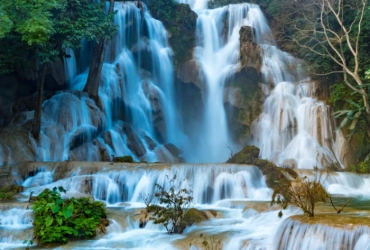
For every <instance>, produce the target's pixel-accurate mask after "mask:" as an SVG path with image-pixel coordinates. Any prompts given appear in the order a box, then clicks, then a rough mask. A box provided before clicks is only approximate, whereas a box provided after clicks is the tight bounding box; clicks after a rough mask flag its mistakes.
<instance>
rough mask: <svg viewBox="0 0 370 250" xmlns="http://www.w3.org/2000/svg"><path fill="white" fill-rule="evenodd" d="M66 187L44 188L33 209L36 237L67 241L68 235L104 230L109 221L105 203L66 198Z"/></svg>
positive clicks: (75, 236)
mask: <svg viewBox="0 0 370 250" xmlns="http://www.w3.org/2000/svg"><path fill="white" fill-rule="evenodd" d="M61 192H66V191H65V190H64V189H63V187H58V188H56V187H54V188H53V189H52V190H49V189H45V190H44V191H43V192H42V193H40V194H39V195H38V197H37V199H36V202H35V204H34V205H33V206H32V209H33V211H34V214H35V221H34V226H35V230H34V232H35V237H36V239H37V240H38V241H39V242H40V243H43V244H44V243H62V244H64V243H67V241H68V240H69V239H86V238H91V237H94V236H95V235H96V231H97V229H100V231H101V232H103V233H104V232H105V227H106V226H107V225H109V221H108V220H107V219H106V218H107V216H106V212H105V204H104V203H102V202H97V201H91V199H90V198H79V199H76V198H71V199H63V198H62V197H61Z"/></svg>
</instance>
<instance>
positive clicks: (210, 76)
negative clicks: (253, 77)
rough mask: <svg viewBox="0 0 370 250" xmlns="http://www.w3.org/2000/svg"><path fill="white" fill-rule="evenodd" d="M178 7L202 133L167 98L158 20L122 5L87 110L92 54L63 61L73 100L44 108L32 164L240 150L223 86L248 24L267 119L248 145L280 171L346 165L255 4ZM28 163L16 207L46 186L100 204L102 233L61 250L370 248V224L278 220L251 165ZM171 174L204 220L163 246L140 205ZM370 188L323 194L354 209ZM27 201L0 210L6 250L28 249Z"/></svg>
mask: <svg viewBox="0 0 370 250" xmlns="http://www.w3.org/2000/svg"><path fill="white" fill-rule="evenodd" d="M179 2H182V3H188V4H189V5H190V6H191V8H192V9H193V10H194V11H196V13H197V14H198V21H197V32H196V34H197V37H196V48H195V50H194V59H195V60H196V61H197V63H198V64H199V66H200V69H201V76H202V77H201V81H202V84H203V90H202V91H203V102H204V107H202V108H203V109H204V110H203V111H204V112H203V113H204V117H203V118H201V119H202V120H201V121H200V122H199V124H201V125H200V126H199V127H197V128H195V129H194V131H192V132H191V133H192V134H191V135H184V134H183V132H182V129H181V125H180V124H182V121H181V118H180V117H181V113H178V111H177V103H176V100H175V99H174V88H173V85H174V82H173V78H174V69H173V64H172V59H171V56H172V51H171V49H170V48H169V46H168V44H167V36H168V34H167V32H166V30H165V29H164V27H163V25H162V23H161V22H159V21H158V20H155V19H153V18H152V17H151V16H150V14H149V11H148V10H147V9H146V7H145V6H144V5H143V8H142V9H139V8H137V5H136V3H135V2H128V1H127V2H124V3H122V2H119V3H118V2H117V3H115V9H116V10H117V14H116V15H115V23H117V24H119V31H118V34H117V35H116V37H115V38H114V39H113V41H112V42H111V43H110V44H109V48H108V53H107V55H106V58H105V63H104V66H103V72H102V79H101V85H100V88H99V97H100V101H99V102H94V101H93V100H92V99H90V98H89V97H88V96H87V95H86V94H85V93H83V92H81V90H83V88H84V84H85V82H86V78H87V67H88V61H89V56H87V55H88V54H89V53H90V52H91V44H89V43H88V42H86V41H82V43H83V48H82V49H81V50H79V51H71V50H66V53H68V54H70V55H71V58H69V59H66V61H65V70H66V79H67V82H68V86H69V90H68V91H64V92H59V93H57V94H56V95H54V96H53V97H52V98H50V99H49V100H47V101H45V102H44V103H43V114H44V115H43V122H42V131H41V135H40V136H41V137H40V142H39V143H36V142H35V141H33V140H31V145H28V147H31V148H32V150H33V151H34V153H35V154H36V156H37V159H38V160H42V161H65V160H80V161H102V160H103V161H105V160H112V159H113V157H116V156H122V155H131V156H133V158H134V160H136V161H140V160H143V161H148V162H156V161H161V162H172V163H176V162H178V161H180V160H181V159H179V158H178V157H177V156H178V153H174V151H176V150H171V148H172V149H173V148H174V147H173V145H171V144H174V145H176V146H177V147H178V148H180V149H182V150H183V155H181V156H183V157H185V158H186V160H187V161H191V162H223V161H225V160H226V159H227V158H228V157H229V150H228V149H227V147H230V148H232V149H238V147H240V145H238V143H236V142H234V141H232V140H231V139H230V128H229V127H228V123H227V119H226V117H227V111H226V110H225V108H224V97H225V86H224V85H225V82H226V80H227V79H228V78H230V77H232V76H233V75H234V74H235V73H236V72H237V71H238V70H239V69H240V67H241V63H240V62H239V61H240V60H239V58H240V53H239V47H240V40H239V39H240V37H239V35H240V30H241V28H242V27H244V26H250V27H252V28H251V30H252V33H253V41H254V42H255V43H256V45H257V46H258V50H259V52H260V55H261V65H260V70H261V74H262V78H263V81H264V83H263V84H262V83H261V84H260V85H261V88H262V89H263V91H264V93H265V95H266V96H267V98H266V101H265V103H264V106H263V112H262V114H261V115H260V116H259V117H258V119H257V120H255V121H254V123H253V126H252V132H251V134H252V135H253V137H252V138H251V142H252V143H253V144H254V145H256V146H258V147H259V148H260V149H261V157H262V158H266V159H269V160H272V161H274V162H276V163H277V164H279V165H282V166H286V165H289V166H295V167H297V168H313V167H314V166H315V165H316V166H318V167H321V166H323V165H330V164H332V163H338V164H339V165H340V164H341V160H342V159H341V155H342V150H343V148H344V144H345V140H344V139H343V137H342V135H341V133H340V131H336V132H334V130H333V127H334V126H333V124H332V122H331V119H330V117H331V113H330V109H329V108H328V107H327V106H326V105H324V104H323V103H322V102H320V101H318V100H316V99H315V98H314V97H313V94H312V92H313V91H312V84H311V83H310V81H309V79H308V77H307V76H305V75H304V73H303V71H302V70H301V68H300V67H299V65H300V62H299V61H298V60H297V59H295V58H294V57H292V56H290V55H289V54H287V53H284V52H282V51H280V50H279V49H278V48H277V46H276V44H275V42H274V39H273V36H272V33H271V31H270V28H269V26H268V24H267V21H266V19H265V18H264V16H263V14H262V12H261V10H260V8H259V6H258V5H255V4H247V3H243V4H234V5H228V6H224V7H220V8H217V9H213V10H209V9H207V2H208V1H207V0H179ZM226 24H227V25H226ZM30 117H31V115H30V114H29V115H28V116H27V115H25V116H22V117H21V122H23V123H24V124H26V123H27V122H29V119H30ZM22 119H23V120H22ZM194 138H196V139H194ZM168 143H171V144H168ZM8 150H9V147H8V146H7V145H6V144H4V143H2V142H0V164H3V163H4V162H15V161H17V159H16V158H14V157H13V155H12V154H9V153H8ZM32 150H30V151H32ZM288 163H289V164H288ZM33 164H34V165H33V166H32V167H30V168H32V171H29V172H28V173H26V174H23V175H22V174H21V172H22V171H23V172H22V173H24V172H25V169H26V168H27V167H28V166H23V165H22V166H23V167H24V169H22V171H20V170H19V169H18V171H19V173H16V174H17V178H18V179H17V181H16V182H17V184H19V185H22V186H24V187H25V191H24V192H23V193H22V195H23V196H21V198H19V201H26V200H27V199H28V197H29V195H30V194H31V193H33V195H37V194H39V193H41V192H42V190H44V189H45V188H53V187H55V186H63V187H64V189H66V190H67V193H66V194H65V195H64V197H65V198H69V197H72V196H73V197H86V196H89V197H93V198H94V199H95V200H100V201H103V202H105V203H106V204H107V207H108V217H109V219H110V226H109V227H108V228H107V234H106V235H101V236H99V237H97V238H95V239H93V240H90V241H74V242H70V243H68V244H67V246H66V247H67V248H71V249H94V248H95V249H108V248H109V249H111V248H117V249H199V248H201V247H202V244H201V243H202V242H203V240H204V238H201V237H200V234H201V233H202V234H204V235H206V236H207V237H209V236H217V237H220V238H221V239H222V244H221V247H222V249H230V250H234V249H260V250H262V249H263V250H269V249H274V250H275V249H330V247H332V249H341V247H343V246H345V247H344V248H343V249H355V250H359V249H370V238H369V236H368V235H369V230H370V229H369V227H368V226H361V227H354V228H350V229H341V228H334V227H330V226H324V225H321V224H317V225H308V224H304V223H301V222H299V221H296V220H293V219H290V218H288V217H289V216H292V215H298V214H301V213H302V212H301V211H300V210H299V209H296V208H294V207H289V208H288V209H287V210H285V211H284V214H283V217H282V218H279V217H278V211H280V209H281V208H280V207H276V206H275V207H271V206H270V197H271V193H272V190H271V189H269V188H268V187H267V186H266V182H265V177H264V176H263V175H262V173H261V171H260V170H259V169H258V168H257V167H255V166H246V165H230V164H151V165H147V164H145V163H135V164H120V163H110V162H101V163H93V162H91V163H90V162H82V163H80V162H74V161H70V162H69V161H67V162H59V163H50V164H49V163H33ZM37 164H39V165H40V166H39V167H37V166H36V165H37ZM58 164H59V165H58ZM41 165H42V166H41ZM98 165H99V166H98ZM58 166H59V169H58ZM61 166H62V167H61ZM61 169H62V170H61ZM31 173H32V174H31ZM12 174H13V173H12ZM21 175H22V176H21ZM173 176H176V180H175V181H174V185H175V188H176V189H180V188H187V189H190V190H192V196H193V197H194V207H195V208H197V209H199V210H202V211H204V212H205V213H206V214H207V216H208V220H205V221H202V222H199V223H196V224H194V225H193V226H191V227H188V228H187V229H186V230H185V231H184V234H183V235H169V234H167V233H166V231H165V229H164V227H163V226H161V225H155V224H153V223H152V222H148V223H146V224H145V225H143V224H141V223H140V219H141V218H140V216H141V215H142V212H143V209H144V208H145V204H144V203H143V199H142V195H146V194H148V195H150V194H153V192H154V190H155V184H156V183H158V184H160V185H161V186H163V187H164V188H165V189H167V188H168V187H169V184H168V179H169V178H171V177H173ZM369 185H370V180H369V177H367V176H358V175H354V174H348V173H336V174H335V175H332V176H329V177H328V178H327V181H326V182H325V183H324V186H325V188H326V189H327V190H328V192H329V193H331V194H333V195H336V196H350V197H353V196H355V197H357V198H358V199H361V198H362V197H363V196H366V192H367V190H368V187H369ZM359 197H360V198H359ZM154 202H155V200H154ZM24 204H25V203H22V205H19V203H14V204H13V203H9V204H0V248H19V247H22V246H24V245H22V242H23V240H25V239H31V238H32V220H33V218H32V215H31V213H30V209H29V208H28V207H25V206H24ZM358 216H367V213H366V211H365V212H362V213H361V214H359V215H358ZM364 218H365V217H364ZM319 236H321V238H319V239H318V237H319ZM303 237H304V238H303ZM208 239H209V240H211V239H212V238H208ZM302 239H304V240H302ZM190 243H191V244H193V245H195V246H190ZM197 244H198V245H197Z"/></svg>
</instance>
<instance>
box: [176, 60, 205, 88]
mask: <svg viewBox="0 0 370 250" xmlns="http://www.w3.org/2000/svg"><path fill="white" fill-rule="evenodd" d="M177 77H178V78H179V79H180V80H181V81H182V82H184V83H194V84H195V85H196V86H197V87H198V88H199V89H203V86H202V82H203V79H204V76H203V75H202V70H201V68H200V65H199V63H198V62H197V61H196V60H195V59H192V60H189V61H186V62H184V63H183V64H181V65H180V66H179V69H178V71H177Z"/></svg>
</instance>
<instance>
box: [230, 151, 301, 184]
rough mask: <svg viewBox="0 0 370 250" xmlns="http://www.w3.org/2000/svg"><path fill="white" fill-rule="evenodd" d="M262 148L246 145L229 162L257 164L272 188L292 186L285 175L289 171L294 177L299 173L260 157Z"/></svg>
mask: <svg viewBox="0 0 370 250" xmlns="http://www.w3.org/2000/svg"><path fill="white" fill-rule="evenodd" d="M259 152H260V149H259V148H257V147H255V146H245V147H244V148H243V149H242V150H241V151H240V152H238V153H236V154H235V155H233V156H232V157H231V158H230V159H229V160H228V161H227V163H236V164H250V165H255V166H257V167H258V168H259V169H260V170H261V172H262V173H263V174H264V175H265V178H266V183H267V185H268V186H269V187H270V188H272V189H275V188H278V187H279V188H280V189H281V188H283V187H284V188H287V187H289V186H290V181H289V180H288V179H287V178H286V176H285V175H284V172H286V173H288V174H289V175H290V176H292V177H293V178H297V176H298V174H297V173H296V172H295V171H294V170H293V169H290V168H278V167H277V166H276V165H275V164H274V163H272V162H270V161H267V160H263V159H259V158H258V156H259Z"/></svg>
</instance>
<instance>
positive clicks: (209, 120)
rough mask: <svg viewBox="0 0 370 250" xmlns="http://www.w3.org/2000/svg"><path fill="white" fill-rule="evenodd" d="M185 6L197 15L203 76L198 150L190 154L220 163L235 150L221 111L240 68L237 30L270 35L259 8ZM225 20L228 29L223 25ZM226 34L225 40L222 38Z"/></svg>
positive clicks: (194, 4)
mask: <svg viewBox="0 0 370 250" xmlns="http://www.w3.org/2000/svg"><path fill="white" fill-rule="evenodd" d="M200 2H202V1H196V2H191V3H190V2H187V3H190V5H191V6H193V8H194V9H195V11H196V12H197V14H198V20H197V31H196V33H197V41H196V43H197V47H196V48H195V52H194V57H195V59H196V60H197V61H198V62H199V64H200V66H201V69H202V73H203V75H204V83H203V85H204V86H205V87H204V94H203V96H204V103H205V105H204V114H205V115H204V117H203V121H202V122H201V124H202V126H201V127H200V128H199V131H195V133H196V134H198V135H199V142H198V143H196V145H197V146H195V147H193V149H194V151H191V150H190V153H189V154H190V156H189V157H187V159H189V158H190V159H189V160H193V159H191V156H193V157H194V158H195V159H194V161H208V162H209V161H214V162H222V161H225V160H227V158H228V157H229V153H230V152H229V151H228V147H229V148H237V147H238V146H237V145H234V142H232V141H231V139H230V136H229V129H228V127H227V121H226V114H225V112H226V111H225V108H224V84H225V81H226V79H227V78H229V77H230V76H232V75H233V74H234V73H235V72H236V71H237V70H238V68H239V67H240V65H239V62H238V59H239V46H240V42H239V30H240V28H241V27H242V26H256V28H259V29H258V34H257V37H262V36H263V34H264V33H266V29H267V30H268V31H269V28H268V26H267V22H266V21H265V20H264V17H263V15H262V12H261V11H260V9H259V7H258V6H257V5H254V4H237V5H229V6H225V7H222V8H217V9H214V10H207V9H198V7H199V6H203V5H204V3H205V1H203V2H202V3H200ZM225 18H228V19H227V24H228V27H226V25H225ZM225 33H226V38H224V37H225Z"/></svg>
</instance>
